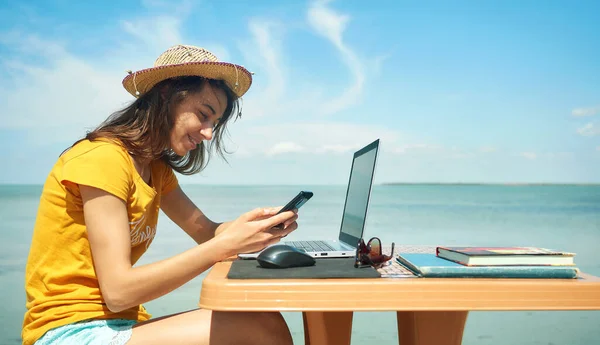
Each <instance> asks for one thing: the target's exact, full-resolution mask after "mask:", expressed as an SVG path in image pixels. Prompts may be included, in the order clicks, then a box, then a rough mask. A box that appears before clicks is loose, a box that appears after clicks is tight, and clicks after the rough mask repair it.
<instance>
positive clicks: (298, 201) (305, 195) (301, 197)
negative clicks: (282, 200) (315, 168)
mask: <svg viewBox="0 0 600 345" xmlns="http://www.w3.org/2000/svg"><path fill="white" fill-rule="evenodd" d="M312 196H313V192H309V191H306V190H303V191H301V192H300V193H298V195H296V196H295V197H294V198H293V199H292V200H290V202H288V203H287V204H286V205H285V206H283V207H282V208H281V210H279V212H277V214H280V213H282V212H286V211H291V210H294V209H299V208H300V207H302V205H304V204H305V203H306V202H307V201H308V200H309V199H310V198H312ZM275 228H283V223H281V224H277V225H276V226H275Z"/></svg>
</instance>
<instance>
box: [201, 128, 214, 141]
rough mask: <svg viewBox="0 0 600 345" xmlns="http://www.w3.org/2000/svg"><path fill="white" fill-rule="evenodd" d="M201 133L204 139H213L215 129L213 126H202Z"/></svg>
mask: <svg viewBox="0 0 600 345" xmlns="http://www.w3.org/2000/svg"><path fill="white" fill-rule="evenodd" d="M200 134H202V136H203V137H204V139H206V140H211V139H212V136H213V129H212V127H205V128H202V129H201V130H200Z"/></svg>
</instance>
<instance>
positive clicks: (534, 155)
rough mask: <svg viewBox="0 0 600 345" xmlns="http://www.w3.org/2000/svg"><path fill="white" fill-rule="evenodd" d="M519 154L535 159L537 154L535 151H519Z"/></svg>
mask: <svg viewBox="0 0 600 345" xmlns="http://www.w3.org/2000/svg"><path fill="white" fill-rule="evenodd" d="M519 156H521V157H523V158H527V159H536V158H537V156H538V155H537V154H536V153H535V152H521V153H520V154H519Z"/></svg>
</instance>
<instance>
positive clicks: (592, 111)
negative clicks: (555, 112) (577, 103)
mask: <svg viewBox="0 0 600 345" xmlns="http://www.w3.org/2000/svg"><path fill="white" fill-rule="evenodd" d="M598 113H600V105H599V106H596V107H587V108H575V109H573V110H572V111H571V115H573V116H577V117H583V116H592V115H596V114H598Z"/></svg>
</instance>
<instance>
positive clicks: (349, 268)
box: [227, 258, 380, 279]
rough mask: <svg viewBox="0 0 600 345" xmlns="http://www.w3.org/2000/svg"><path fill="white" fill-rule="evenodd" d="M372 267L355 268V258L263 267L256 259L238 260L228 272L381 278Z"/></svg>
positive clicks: (233, 276)
mask: <svg viewBox="0 0 600 345" xmlns="http://www.w3.org/2000/svg"><path fill="white" fill-rule="evenodd" d="M379 277H380V274H379V272H377V270H375V269H374V268H372V267H366V268H355V267H354V259H352V258H336V259H333V258H332V259H317V262H316V263H315V265H314V266H308V267H292V268H262V267H260V265H259V264H258V262H257V261H256V260H236V261H234V262H233V264H232V265H231V269H230V270H229V273H228V274H227V278H229V279H285V278H289V279H309V278H379Z"/></svg>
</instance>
